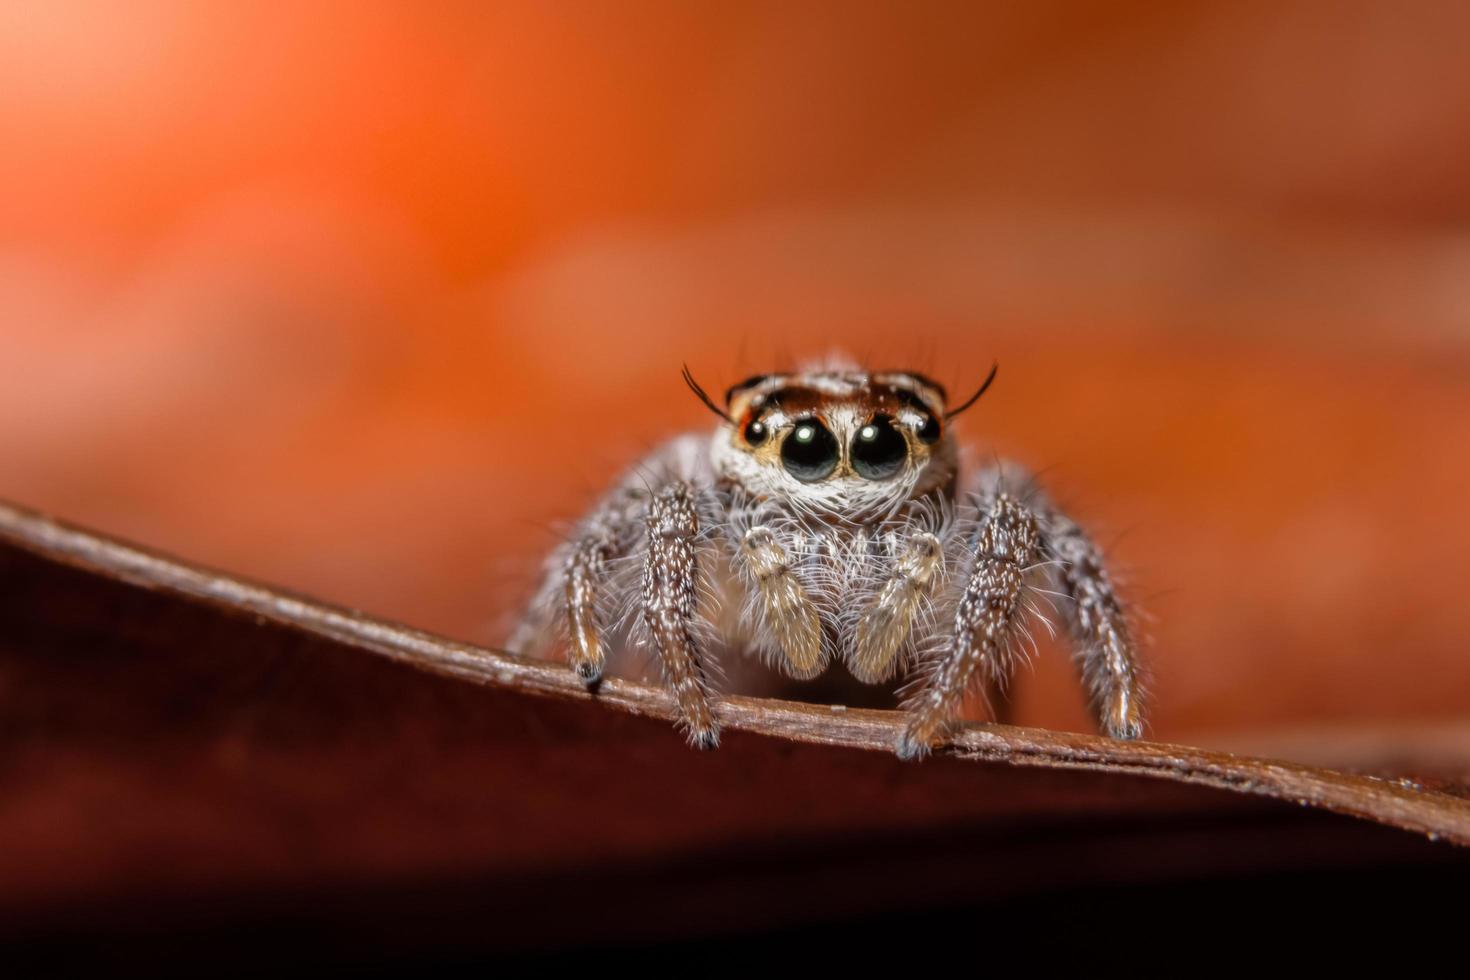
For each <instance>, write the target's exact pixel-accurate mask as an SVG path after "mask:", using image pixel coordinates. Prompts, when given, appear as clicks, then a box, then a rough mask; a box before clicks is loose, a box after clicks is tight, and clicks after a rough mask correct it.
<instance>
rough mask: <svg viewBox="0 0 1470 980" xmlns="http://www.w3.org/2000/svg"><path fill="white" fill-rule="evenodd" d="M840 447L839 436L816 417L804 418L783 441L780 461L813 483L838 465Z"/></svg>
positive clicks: (788, 468)
mask: <svg viewBox="0 0 1470 980" xmlns="http://www.w3.org/2000/svg"><path fill="white" fill-rule="evenodd" d="M839 456H840V451H839V449H838V447H837V440H836V439H834V438H833V437H832V433H830V432H828V431H827V427H826V426H825V425H823V424H822V423H821V422H818V421H817V420H816V419H802V420H801V421H799V422H797V423H796V428H794V429H792V430H791V434H790V435H788V436H787V437H786V439H785V441H784V442H782V443H781V463H782V465H784V466H785V467H786V472H788V473H790V474H791V475H792V476H794V477H796V478H797V479H798V480H801V481H802V482H803V483H811V482H813V481H814V480H820V479H822V478H823V477H825V476H828V475H829V474H831V472H832V471H833V470H835V469H837V460H838V457H839Z"/></svg>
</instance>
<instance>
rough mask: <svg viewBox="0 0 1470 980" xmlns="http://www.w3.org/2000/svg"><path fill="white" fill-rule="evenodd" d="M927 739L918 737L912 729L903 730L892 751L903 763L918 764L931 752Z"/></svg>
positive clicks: (931, 747) (931, 748)
mask: <svg viewBox="0 0 1470 980" xmlns="http://www.w3.org/2000/svg"><path fill="white" fill-rule="evenodd" d="M933 748H934V747H933V746H932V745H931V744H930V743H929V740H928V739H925V738H921V737H919V736H918V735H917V734H916V733H915V732H914V730H913V729H912V728H909V729H905V730H904V733H903V734H902V735H900V736H898V741H897V742H896V743H895V744H894V751H895V752H897V753H898V757H899V758H900V759H902V760H903V761H905V762H918V761H920V760H922V759H923V758H924V756H926V755H928V754H929V753H930V752H931V751H933Z"/></svg>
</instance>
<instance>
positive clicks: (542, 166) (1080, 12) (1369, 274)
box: [0, 2, 1470, 740]
mask: <svg viewBox="0 0 1470 980" xmlns="http://www.w3.org/2000/svg"><path fill="white" fill-rule="evenodd" d="M1467 28H1470V12H1466V11H1462V10H1459V9H1458V8H1454V7H1433V8H1431V7H1422V8H1416V10H1415V11H1412V12H1403V11H1398V10H1396V9H1391V8H1390V7H1389V6H1387V5H1384V6H1372V5H1361V6H1355V5H1336V4H1334V5H1316V4H1309V3H1300V2H1289V3H1279V4H1233V3H1215V4H1200V5H1190V6H1189V7H1188V8H1187V9H1181V8H1177V7H1176V6H1175V5H1169V4H1152V3H1133V4H1114V3H1041V4H1037V3H1021V2H1016V3H1008V4H988V5H984V6H983V7H981V6H979V5H975V6H971V5H942V4H940V5H920V6H917V7H916V6H914V5H911V4H874V5H862V6H861V7H858V6H856V5H806V4H802V5H791V4H774V3H772V4H742V5H739V6H738V7H737V6H733V5H689V4H681V3H674V2H667V3H637V4H614V5H602V4H592V3H525V4H496V5H481V4H471V3H464V4H439V5H431V6H424V7H420V6H416V5H408V4H386V3H384V4H377V3H372V4H370V3H360V4H352V5H330V4H321V3H306V4H285V3H262V4H238V5H227V4H198V3H184V2H173V3H164V2H154V3H141V4H139V3H128V4H123V3H116V2H99V3H73V4H45V3H31V2H18V3H11V4H7V5H6V10H5V12H4V13H3V14H0V324H3V327H0V330H3V338H4V345H3V351H0V495H3V496H4V497H7V498H11V499H15V500H18V501H20V502H23V503H26V504H30V505H33V506H38V507H41V508H45V509H48V510H51V511H53V512H55V513H58V514H60V515H61V516H64V517H67V518H70V519H73V520H78V521H82V522H85V523H87V524H90V525H93V526H96V527H98V528H100V529H102V530H105V531H110V532H113V533H117V534H122V535H125V536H128V537H131V538H135V539H140V540H143V541H145V542H148V543H150V544H154V545H157V546H160V547H164V548H167V549H169V550H172V551H175V552H177V553H180V554H182V555H185V556H187V557H190V558H194V559H198V560H202V561H205V562H209V563H212V564H216V565H221V566H225V567H228V568H231V569H234V570H238V571H241V572H244V573H247V574H251V575H255V576H259V577H262V578H266V579H270V580H272V581H276V582H279V583H281V584H284V585H287V586H290V587H294V588H298V589H302V590H305V591H309V592H313V593H316V594H318V595H321V596H322V597H324V598H327V599H331V600H335V601H339V602H344V603H347V604H350V605H354V606H359V607H363V608H366V609H370V610H372V611H374V612H378V613H382V614H385V615H390V616H395V617H400V618H403V619H406V620H408V621H410V622H412V623H414V624H416V625H421V626H425V627H428V628H432V629H436V630H441V631H445V632H449V633H453V634H456V635H461V636H465V637H468V638H470V639H476V640H482V641H494V640H496V639H498V638H499V630H500V625H499V624H500V623H501V622H502V620H503V617H504V615H505V614H506V613H507V612H509V611H510V610H512V609H513V608H514V606H515V604H516V603H517V602H519V601H520V599H521V598H522V597H523V596H524V594H525V591H526V589H527V588H528V587H529V584H530V577H531V576H532V574H533V569H534V564H535V561H536V558H537V556H538V555H539V553H540V552H541V551H542V550H544V548H545V547H547V545H548V544H549V543H550V542H551V541H553V540H554V537H553V535H554V530H553V529H554V528H555V526H556V525H557V523H558V522H559V521H564V520H566V519H569V518H571V517H574V516H575V515H576V514H577V513H578V511H579V508H581V507H582V506H584V505H585V504H586V503H587V501H588V499H589V497H590V495H591V494H592V493H594V492H595V491H596V490H597V488H599V487H600V486H601V485H603V484H604V483H606V481H608V480H609V479H611V478H612V476H613V475H614V474H615V473H616V472H617V471H618V470H619V469H621V468H622V467H623V466H624V465H626V464H627V463H629V462H630V461H631V460H632V459H634V458H635V457H636V455H637V454H638V453H639V452H641V451H643V450H644V449H646V448H647V447H648V446H650V445H652V444H653V443H655V442H656V441H657V440H658V439H660V438H662V437H664V436H667V435H669V434H671V433H673V432H675V431H678V430H680V429H683V428H686V427H689V426H694V425H700V426H702V425H704V424H705V421H706V417H705V416H704V415H703V414H702V410H701V409H700V408H699V406H698V405H697V404H695V403H694V402H693V400H692V399H690V398H688V397H687V394H686V393H685V392H684V391H683V390H682V388H681V386H680V382H679V378H678V372H679V366H680V364H681V363H682V362H684V361H688V362H689V363H690V364H691V365H692V366H693V367H694V368H695V369H696V371H697V372H698V373H699V374H700V375H701V376H702V377H705V378H707V379H708V381H709V383H710V384H711V385H712V386H714V387H721V386H722V384H723V383H724V382H725V381H726V380H727V379H733V378H735V377H738V376H742V375H744V374H748V373H750V372H751V371H752V370H757V369H764V368H768V367H770V366H772V365H777V366H781V365H789V364H790V363H791V362H792V361H793V360H800V359H802V358H805V357H810V356H812V355H816V354H821V353H825V352H826V351H828V350H830V349H833V348H841V349H846V350H849V351H851V352H853V353H855V354H857V355H859V356H861V357H865V358H868V359H870V360H873V361H874V362H882V363H885V364H892V365H895V366H904V367H915V368H920V369H924V370H927V371H929V372H931V373H934V374H936V375H937V376H939V377H941V378H942V379H943V380H945V381H947V382H951V383H953V384H954V386H955V387H956V388H959V387H963V386H964V385H965V384H966V383H968V382H971V381H973V380H975V379H976V378H978V376H980V375H981V374H983V371H984V370H985V369H986V368H988V366H989V364H990V362H991V361H992V360H994V359H999V361H1000V362H1001V375H1000V379H999V381H998V383H997V386H996V388H995V390H994V391H993V393H992V394H991V395H988V396H987V399H986V401H985V403H984V404H983V405H982V406H981V409H980V410H978V411H976V412H974V413H972V414H971V415H970V416H968V417H967V419H966V421H965V423H964V425H965V428H966V432H967V435H968V437H969V438H970V440H971V441H972V442H973V443H974V445H975V448H976V451H977V452H983V453H991V452H997V453H1001V454H1004V455H1007V456H1011V457H1014V458H1017V459H1019V460H1022V461H1024V462H1026V463H1028V464H1030V465H1033V466H1035V467H1039V468H1047V470H1048V480H1049V482H1051V483H1052V484H1053V485H1055V486H1056V487H1058V488H1059V489H1060V491H1061V495H1062V496H1063V497H1064V499H1066V500H1068V501H1070V502H1071V503H1072V504H1073V505H1074V506H1075V508H1076V509H1077V510H1078V512H1079V513H1080V514H1081V515H1082V517H1083V518H1084V519H1086V520H1087V521H1088V522H1089V523H1091V524H1095V525H1097V526H1098V527H1099V528H1100V529H1101V533H1102V537H1103V538H1104V539H1105V540H1108V541H1110V542H1113V551H1114V553H1115V555H1116V557H1117V558H1118V560H1119V561H1121V562H1122V563H1123V564H1124V565H1125V566H1127V567H1130V568H1132V569H1134V574H1133V588H1134V591H1135V593H1136V594H1137V595H1139V596H1140V597H1141V598H1142V599H1143V600H1144V604H1145V605H1146V606H1147V607H1148V608H1149V609H1150V610H1152V612H1153V617H1154V622H1153V623H1152V624H1151V630H1150V631H1151V633H1152V635H1153V648H1154V651H1155V654H1154V660H1155V664H1156V674H1157V681H1156V688H1157V699H1158V710H1157V713H1156V726H1155V728H1156V730H1155V734H1156V735H1158V736H1160V737H1166V738H1176V737H1177V738H1184V737H1186V736H1198V737H1200V738H1202V739H1205V740H1208V737H1209V735H1210V733H1211V732H1217V733H1227V732H1229V731H1231V730H1244V729H1249V728H1260V727H1266V728H1271V727H1275V728H1285V727H1292V726H1298V725H1307V724H1313V723H1316V722H1326V721H1331V722H1337V723H1353V724H1358V723H1361V724H1363V725H1372V724H1374V723H1378V722H1383V721H1390V720H1393V721H1406V720H1412V721H1418V722H1422V723H1424V724H1441V723H1458V722H1463V720H1464V719H1465V711H1466V705H1467V704H1470V659H1467V658H1465V657H1464V656H1463V650H1464V643H1465V639H1466V638H1467V637H1470V610H1467V609H1466V607H1465V605H1464V603H1463V602H1462V601H1461V597H1460V594H1459V591H1460V589H1459V583H1462V582H1464V581H1466V580H1467V572H1470V560H1467V558H1466V554H1467V553H1470V547H1467V546H1470V534H1467V532H1466V531H1465V529H1464V522H1463V518H1462V513H1463V508H1464V503H1463V501H1464V496H1465V494H1464V488H1465V487H1466V486H1467V485H1470V373H1467V367H1466V365H1467V358H1466V349H1467V348H1466V344H1467V340H1470V250H1467V249H1466V247H1465V242H1466V238H1465V231H1464V227H1463V226H1464V223H1465V220H1466V215H1467V211H1470V178H1467V177H1466V174H1470V119H1467V118H1466V117H1465V116H1464V113H1463V112H1461V111H1460V107H1461V105H1462V103H1463V101H1464V96H1465V95H1466V94H1470V79H1467V78H1465V77H1464V73H1463V71H1461V70H1460V62H1461V61H1462V54H1461V52H1460V51H1459V47H1460V43H1459V40H1458V39H1459V38H1461V37H1463V36H1464V33H1465V31H1466V29H1467ZM1125 528H1126V529H1127V530H1128V534H1127V535H1126V536H1123V537H1121V538H1118V537H1117V532H1118V531H1120V530H1121V529H1125ZM1068 670H1069V668H1068V666H1067V664H1066V662H1065V658H1064V657H1062V656H1061V655H1060V652H1058V654H1057V655H1055V656H1051V657H1049V658H1046V659H1044V660H1043V661H1042V662H1041V663H1039V664H1038V665H1037V666H1036V670H1035V675H1034V677H1031V678H1027V679H1025V680H1023V682H1022V687H1021V691H1020V699H1021V703H1020V708H1021V714H1020V717H1021V720H1023V721H1030V722H1036V723H1040V724H1049V725H1064V726H1069V727H1086V726H1087V721H1086V718H1085V715H1084V713H1083V711H1082V707H1081V705H1080V699H1079V696H1078V695H1077V692H1076V689H1075V685H1074V684H1073V683H1072V681H1071V679H1070V677H1069V676H1068ZM1221 737H1222V738H1224V735H1221Z"/></svg>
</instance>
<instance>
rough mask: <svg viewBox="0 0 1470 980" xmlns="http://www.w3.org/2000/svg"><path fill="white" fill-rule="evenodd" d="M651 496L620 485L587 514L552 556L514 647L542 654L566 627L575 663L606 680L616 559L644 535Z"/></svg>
mask: <svg viewBox="0 0 1470 980" xmlns="http://www.w3.org/2000/svg"><path fill="white" fill-rule="evenodd" d="M647 500H648V494H647V492H646V491H644V490H643V489H642V488H641V487H637V488H635V487H621V488H619V489H617V490H615V491H614V492H613V493H611V494H609V495H608V496H607V497H606V498H604V499H603V500H602V502H601V503H599V504H598V506H597V508H596V509H595V510H594V511H592V513H591V514H589V515H588V516H587V517H586V518H584V519H583V521H582V523H581V524H580V525H579V526H578V528H577V531H576V533H575V534H574V536H573V537H572V539H571V540H570V541H569V542H568V543H567V544H565V545H563V546H562V547H560V548H558V549H557V550H556V552H555V553H554V554H553V555H552V557H551V559H550V560H549V561H548V563H547V567H546V572H545V576H544V578H543V581H542V583H541V587H540V589H539V590H538V592H537V594H536V598H535V599H534V600H532V602H531V604H530V606H529V607H528V608H527V610H526V613H525V615H524V616H523V617H522V618H521V622H520V624H519V626H518V627H517V628H516V631H515V633H514V634H513V635H512V636H511V638H510V639H509V641H508V642H507V644H506V645H507V646H508V647H509V648H510V649H511V650H513V651H515V652H516V653H522V654H529V655H533V656H536V655H542V654H543V653H544V652H549V649H550V648H551V647H552V645H553V644H554V643H555V642H556V641H557V639H558V630H557V627H565V633H564V635H563V637H562V638H564V639H565V641H566V649H567V659H568V660H569V661H570V663H571V665H572V668H573V669H574V670H575V671H576V672H577V675H578V676H579V677H581V678H582V680H583V681H584V682H586V683H587V684H588V685H595V684H596V683H597V682H598V681H599V680H600V679H601V677H602V671H603V668H604V666H605V665H606V660H607V657H606V651H605V649H604V643H603V637H604V636H605V635H606V633H607V631H608V629H609V628H610V627H611V624H612V623H613V621H615V620H616V612H617V608H618V606H619V604H620V602H619V599H620V597H619V595H618V594H617V592H618V588H619V585H618V583H617V582H615V581H614V580H613V573H612V562H613V561H614V560H615V559H617V558H620V557H623V556H624V555H627V554H628V553H629V552H630V551H631V550H632V549H633V548H634V547H635V546H636V544H637V542H638V540H639V539H640V538H641V537H642V536H643V514H644V510H645V508H646V506H647Z"/></svg>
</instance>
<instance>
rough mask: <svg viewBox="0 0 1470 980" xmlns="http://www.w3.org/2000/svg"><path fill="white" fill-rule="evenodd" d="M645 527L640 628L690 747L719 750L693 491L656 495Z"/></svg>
mask: <svg viewBox="0 0 1470 980" xmlns="http://www.w3.org/2000/svg"><path fill="white" fill-rule="evenodd" d="M646 527H647V532H646V533H647V545H646V550H645V552H644V558H643V589H642V594H641V596H640V597H639V603H640V615H641V619H642V623H643V627H644V629H645V630H646V631H647V635H648V637H649V639H650V641H651V642H652V645H653V647H654V649H655V650H656V651H657V653H658V657H659V662H660V664H661V665H662V667H663V673H664V679H665V681H666V682H667V683H668V685H669V687H670V689H671V690H672V691H673V692H674V697H675V699H676V700H677V701H678V703H679V713H680V716H681V719H682V721H683V723H684V724H685V726H686V727H687V728H688V731H689V742H690V744H691V745H694V746H695V747H697V748H701V749H712V748H715V747H716V746H717V745H719V742H720V732H719V726H718V725H717V724H716V722H715V717H714V712H713V710H712V709H711V707H710V685H709V677H708V675H707V673H706V670H705V665H704V656H705V655H704V652H703V650H702V644H701V643H700V641H699V636H698V633H697V626H698V615H699V612H698V606H699V591H700V581H701V580H700V569H699V553H698V548H697V544H698V538H699V513H698V510H697V508H696V506H695V497H694V490H693V488H691V487H690V486H689V484H687V483H685V482H683V481H675V482H672V483H670V484H669V485H668V486H666V487H664V488H663V489H662V490H660V491H659V492H658V493H657V494H656V495H655V496H654V498H653V500H652V501H650V502H649V505H648V516H647V521H646Z"/></svg>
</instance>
